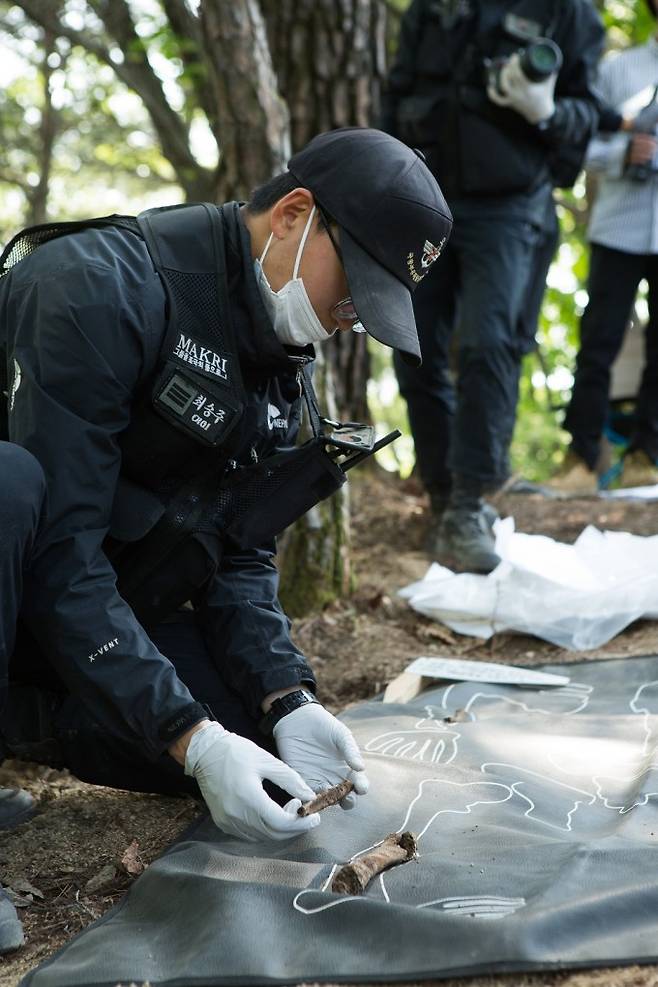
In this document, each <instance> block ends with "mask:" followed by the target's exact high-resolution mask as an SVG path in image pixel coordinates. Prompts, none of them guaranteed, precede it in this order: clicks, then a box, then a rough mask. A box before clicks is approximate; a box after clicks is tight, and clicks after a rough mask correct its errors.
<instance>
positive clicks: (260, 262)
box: [258, 231, 274, 265]
mask: <svg viewBox="0 0 658 987" xmlns="http://www.w3.org/2000/svg"><path fill="white" fill-rule="evenodd" d="M273 236H274V231H272V232H271V233H270V236H269V239H268V241H267V243H266V244H265V246H264V248H263V252H262V254H261V255H260V257H259V258H258V263H259V264H261V265H262V263H263V261H264V260H265V254H266V253H267V251H268V250H269V249H270V244H271V242H272V237H273Z"/></svg>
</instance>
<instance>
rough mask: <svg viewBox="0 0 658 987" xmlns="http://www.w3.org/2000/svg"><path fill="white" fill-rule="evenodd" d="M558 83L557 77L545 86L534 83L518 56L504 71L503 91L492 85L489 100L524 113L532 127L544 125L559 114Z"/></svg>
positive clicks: (509, 60) (515, 54)
mask: <svg viewBox="0 0 658 987" xmlns="http://www.w3.org/2000/svg"><path fill="white" fill-rule="evenodd" d="M556 81H557V74H556V73H553V75H549V77H548V78H547V79H544V81H543V82H530V80H529V79H528V78H527V76H525V75H524V74H523V69H522V68H521V58H520V55H519V54H518V52H514V54H513V55H511V56H510V57H509V59H508V60H507V62H505V64H504V65H503V67H502V68H501V70H500V84H499V87H497V86H496V85H495V84H494V83H493V82H492V81H491V82H489V85H488V86H487V96H488V97H489V99H490V100H491V102H492V103H496V104H497V105H498V106H507V107H509V109H510V110H515V111H516V112H517V113H520V114H521V116H522V117H525V118H526V120H527V121H528V123H533V124H535V123H541V121H542V120H548V118H549V117H551V116H553V113H554V112H555V100H554V98H553V95H554V93H555V83H556ZM501 90H502V92H501Z"/></svg>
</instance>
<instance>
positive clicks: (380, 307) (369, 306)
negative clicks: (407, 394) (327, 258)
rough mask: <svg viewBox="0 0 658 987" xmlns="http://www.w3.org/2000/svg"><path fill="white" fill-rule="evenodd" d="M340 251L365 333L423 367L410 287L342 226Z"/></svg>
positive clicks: (409, 361) (415, 364) (406, 359)
mask: <svg viewBox="0 0 658 987" xmlns="http://www.w3.org/2000/svg"><path fill="white" fill-rule="evenodd" d="M340 249H341V254H342V256H343V263H344V265H345V273H346V275H347V282H348V285H349V289H350V295H351V297H352V301H353V302H354V307H355V308H356V311H357V313H358V316H359V319H360V321H361V323H362V324H363V327H364V329H365V330H366V332H367V333H368V334H369V335H370V336H372V337H373V338H374V339H377V340H379V342H380V343H385V345H386V346H392V347H393V349H395V350H399V351H400V353H401V355H402V356H403V358H404V359H405V361H406V362H407V363H411V364H413V365H414V366H420V364H421V362H422V359H421V353H420V343H419V342H418V332H417V331H416V319H415V318H414V310H413V305H412V303H411V292H410V291H409V289H408V288H407V286H406V285H405V284H403V283H402V281H400V280H399V278H396V277H395V275H394V274H391V273H390V271H388V270H387V269H386V268H385V267H382V265H381V264H378V263H377V261H376V260H374V258H372V257H371V256H370V254H369V253H368V252H367V251H366V250H364V249H363V247H360V246H359V244H358V243H357V242H356V240H354V239H353V238H352V237H351V236H350V234H349V233H348V232H347V230H346V229H345V228H344V227H342V226H341V227H340Z"/></svg>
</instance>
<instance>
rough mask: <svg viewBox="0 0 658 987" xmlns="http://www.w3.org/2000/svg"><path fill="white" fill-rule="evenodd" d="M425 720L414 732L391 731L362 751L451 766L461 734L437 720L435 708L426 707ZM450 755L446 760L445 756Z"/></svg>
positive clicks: (379, 736) (415, 725)
mask: <svg viewBox="0 0 658 987" xmlns="http://www.w3.org/2000/svg"><path fill="white" fill-rule="evenodd" d="M425 712H426V714H427V715H426V716H424V717H423V718H422V719H421V720H418V721H417V723H415V724H414V726H413V728H412V729H411V730H388V731H387V732H386V733H380V734H378V735H377V736H376V737H373V739H372V740H369V741H368V743H367V744H366V745H365V747H364V748H363V749H364V751H366V752H367V753H368V754H378V755H379V756H386V757H400V758H406V760H408V761H423V762H425V763H430V764H450V763H451V762H452V761H454V759H455V758H456V757H457V741H458V740H459V738H460V737H461V734H460V733H458V732H457V731H456V730H452V729H450V727H449V726H446V724H445V723H444V722H443V717H441V718H440V719H437V718H436V716H435V713H434V706H425ZM445 754H447V755H448V756H447V757H444V755H445Z"/></svg>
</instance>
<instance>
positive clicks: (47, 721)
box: [0, 442, 274, 795]
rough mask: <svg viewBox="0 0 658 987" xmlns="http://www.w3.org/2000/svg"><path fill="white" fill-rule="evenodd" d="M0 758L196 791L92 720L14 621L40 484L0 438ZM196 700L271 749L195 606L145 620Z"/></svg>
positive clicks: (170, 768) (32, 544)
mask: <svg viewBox="0 0 658 987" xmlns="http://www.w3.org/2000/svg"><path fill="white" fill-rule="evenodd" d="M0 473H1V474H2V476H3V482H2V487H1V488H0V590H1V592H0V760H1V759H2V756H4V757H18V758H23V759H25V760H31V761H37V762H39V763H42V764H49V765H51V766H52V767H56V768H64V767H66V768H68V769H69V770H70V771H71V772H72V773H73V774H74V775H76V777H78V778H80V779H81V780H82V781H87V782H91V783H93V784H97V785H107V786H109V787H112V788H124V789H129V790H131V791H142V792H157V793H161V794H179V793H188V794H191V795H198V794H199V791H198V788H197V784H196V782H195V781H194V779H192V778H188V777H186V776H185V774H184V771H183V768H182V767H181V766H180V765H179V764H177V763H176V762H175V761H174V759H173V758H172V757H170V756H169V754H163V755H162V756H161V757H160V758H159V759H158V761H156V762H155V763H154V762H153V761H150V760H148V759H147V758H146V757H145V755H144V753H143V752H142V750H141V749H140V748H139V747H138V746H133V745H130V744H128V743H126V742H125V741H124V740H121V739H120V738H118V737H114V736H113V735H111V734H109V733H108V732H107V731H106V730H104V729H103V728H101V727H100V726H99V724H98V723H97V721H96V720H95V719H94V717H93V716H92V715H91V713H90V712H89V711H88V710H87V708H86V707H85V706H84V704H83V703H82V702H81V701H80V700H79V699H78V698H77V697H76V696H74V695H71V694H70V693H69V692H68V691H67V689H66V687H65V685H64V683H63V682H62V680H61V679H60V677H59V676H58V674H57V670H56V669H55V668H53V666H52V665H51V664H50V663H49V662H48V658H47V656H46V655H44V654H43V653H42V652H41V651H40V649H39V647H38V646H37V644H36V642H35V641H34V639H33V638H32V636H31V634H30V633H29V629H28V628H26V627H25V626H24V625H23V624H22V622H21V620H20V601H21V594H22V586H23V575H24V573H25V571H26V569H27V567H28V566H29V564H30V559H31V557H32V556H33V554H34V553H35V552H38V548H39V528H40V525H41V524H42V523H43V518H44V505H45V491H46V482H45V477H44V475H43V472H42V470H41V468H40V466H39V464H38V463H37V461H36V460H35V459H34V457H32V456H31V455H30V454H29V453H28V452H26V451H25V450H24V449H22V448H21V447H20V446H16V445H12V444H10V443H6V442H0ZM147 630H148V632H149V635H150V637H151V639H152V640H153V642H154V644H155V645H156V647H158V649H159V650H160V651H161V652H162V654H164V655H166V656H167V657H168V658H169V660H170V661H171V662H172V664H173V665H174V667H175V669H176V672H177V674H178V676H179V678H180V679H181V680H182V681H183V682H184V683H185V684H186V685H187V687H188V688H189V690H190V692H191V693H192V695H193V696H194V698H195V699H197V700H198V701H199V702H203V703H206V704H207V705H208V706H209V707H210V709H211V710H212V712H213V714H214V716H215V717H216V718H217V720H218V721H219V722H220V723H221V724H222V726H224V727H225V728H226V729H227V730H230V731H231V732H234V733H238V734H241V735H242V736H243V737H247V738H248V739H250V740H253V741H254V742H255V743H257V744H259V745H260V746H261V747H264V748H266V749H267V750H270V751H272V752H273V753H274V747H273V742H272V741H269V740H266V738H265V737H264V736H263V735H262V734H260V732H259V731H258V725H257V721H256V720H255V719H254V718H253V716H252V715H250V713H249V712H248V710H247V708H246V706H245V705H244V703H243V701H242V699H241V697H240V696H239V695H237V694H236V693H235V692H233V691H232V690H231V689H230V688H229V687H228V686H227V684H226V682H225V681H224V679H223V678H222V675H221V672H220V670H219V669H217V667H216V666H215V664H214V662H213V660H212V658H211V656H210V654H209V653H208V649H207V647H206V645H205V642H204V639H203V636H202V634H201V632H200V631H199V629H198V627H197V625H196V621H195V617H194V614H193V613H192V612H191V611H184V612H181V613H178V614H175V615H174V616H173V617H172V618H171V619H170V620H168V621H165V622H163V623H161V624H158V625H157V626H156V627H153V628H147Z"/></svg>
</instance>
